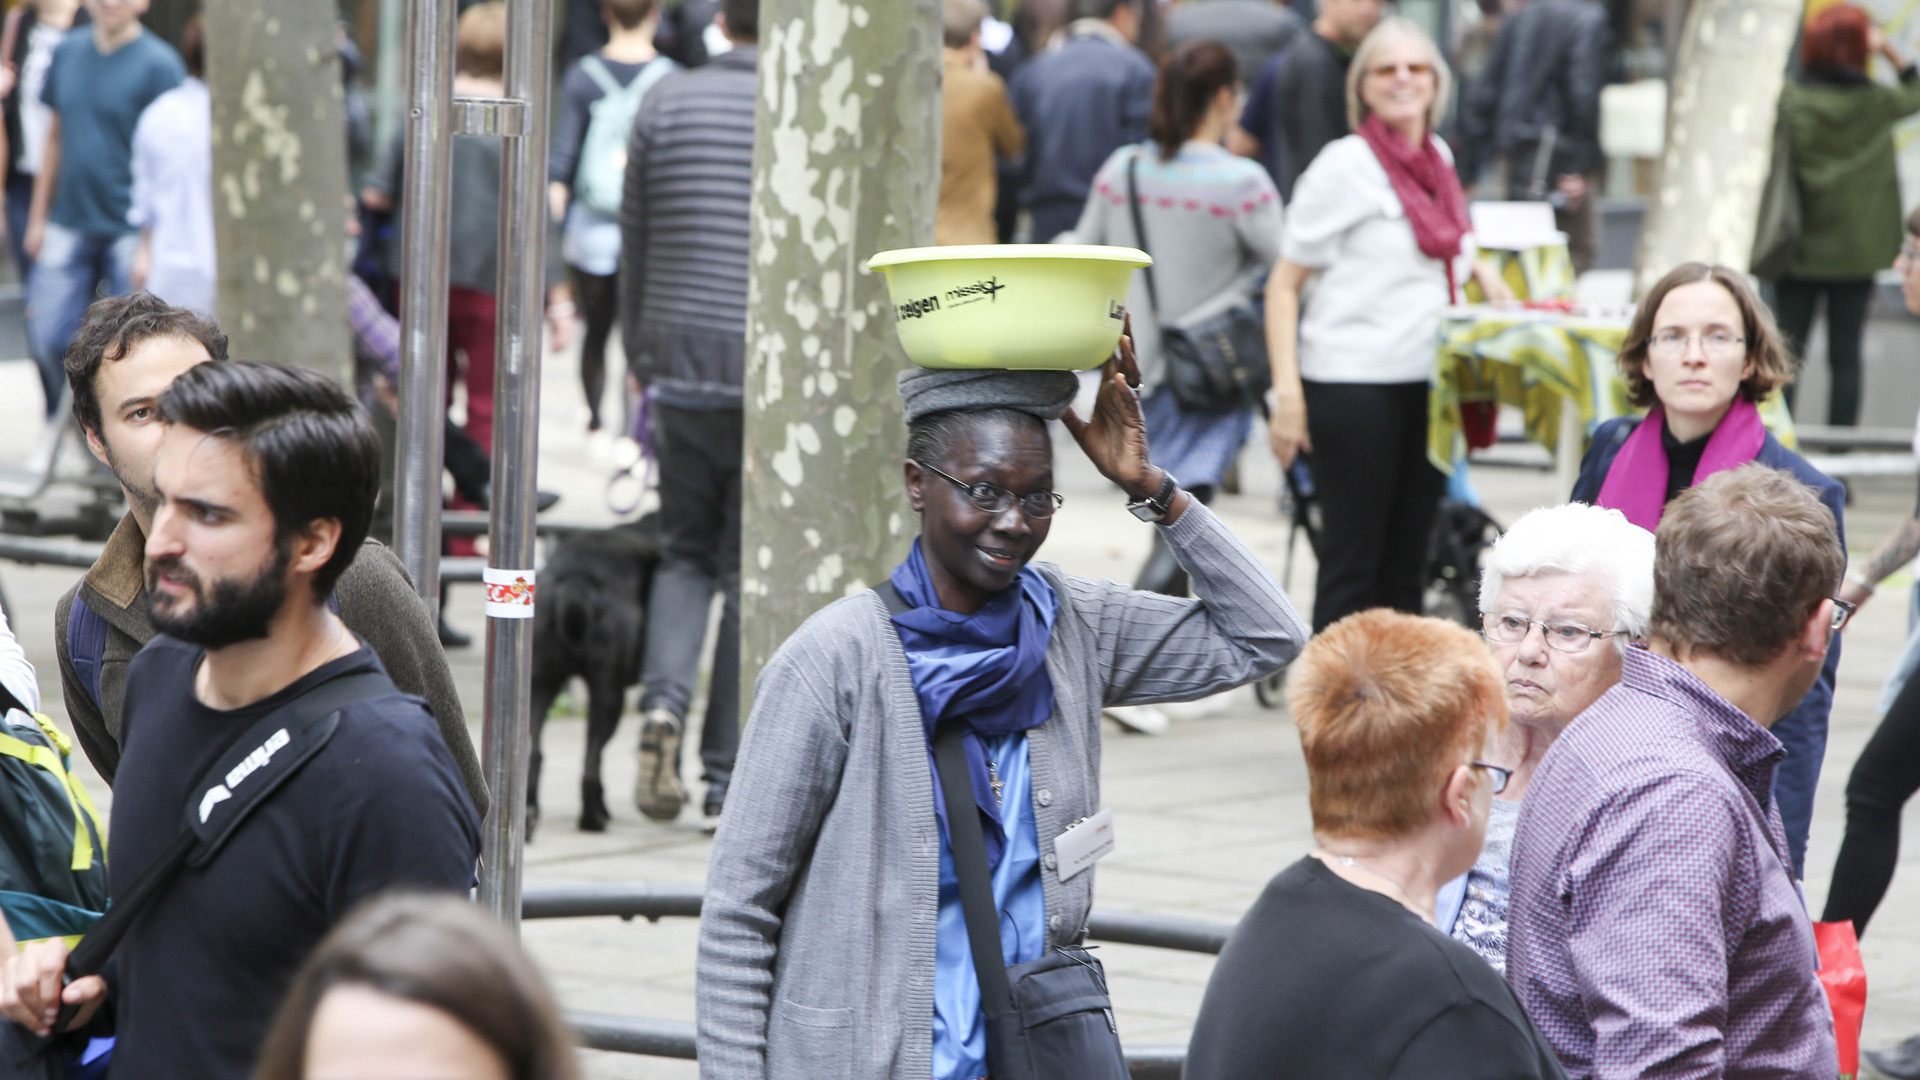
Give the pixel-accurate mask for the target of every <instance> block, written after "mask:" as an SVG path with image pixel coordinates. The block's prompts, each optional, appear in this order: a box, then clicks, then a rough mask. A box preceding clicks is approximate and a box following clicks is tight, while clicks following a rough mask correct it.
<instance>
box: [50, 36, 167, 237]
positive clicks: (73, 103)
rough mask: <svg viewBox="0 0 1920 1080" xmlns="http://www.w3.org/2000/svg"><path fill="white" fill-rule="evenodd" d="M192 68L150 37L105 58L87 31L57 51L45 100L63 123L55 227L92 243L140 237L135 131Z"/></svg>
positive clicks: (55, 189)
mask: <svg viewBox="0 0 1920 1080" xmlns="http://www.w3.org/2000/svg"><path fill="white" fill-rule="evenodd" d="M186 77H187V68H186V65H185V64H182V63H181V62H180V54H179V53H176V52H174V51H173V46H171V45H168V44H167V43H166V42H164V41H162V40H160V39H159V38H158V37H156V36H154V35H153V34H151V33H148V32H146V31H142V32H141V34H140V36H139V37H137V38H134V39H133V40H132V41H129V42H127V43H126V44H125V45H122V46H120V47H119V48H118V49H115V50H114V51H112V52H110V53H107V54H105V55H102V54H101V52H100V50H99V49H98V48H97V47H96V46H95V45H94V41H93V29H92V28H91V27H86V26H82V27H79V28H77V29H75V30H73V31H71V32H70V33H68V34H67V36H66V38H65V39H63V40H62V41H61V42H60V44H59V45H57V46H55V47H54V50H53V62H52V64H51V65H49V67H48V68H47V83H46V86H45V88H44V89H42V90H41V92H40V98H41V100H42V101H44V102H45V103H46V105H47V107H48V108H50V109H52V110H53V111H54V112H56V113H58V114H59V116H60V177H59V182H58V183H56V184H55V185H54V189H53V190H54V195H53V209H52V212H51V215H50V216H51V219H52V221H53V223H54V224H55V225H58V226H60V227H62V228H65V229H71V230H73V231H74V232H78V233H83V234H86V235H89V236H125V235H126V234H127V233H130V232H132V231H133V226H132V225H130V224H129V223H128V222H127V210H128V208H129V207H130V206H131V204H132V192H133V130H134V127H135V126H136V125H137V124H138V123H139V122H140V114H141V113H142V112H143V111H145V110H146V107H147V106H148V105H150V104H152V103H153V99H155V98H157V97H159V96H160V95H161V94H164V93H166V92H167V91H169V90H171V89H173V88H174V87H176V86H179V85H180V82H181V80H182V79H185V78H186Z"/></svg>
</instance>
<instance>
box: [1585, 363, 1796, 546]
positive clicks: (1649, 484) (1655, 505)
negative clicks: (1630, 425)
mask: <svg viewBox="0 0 1920 1080" xmlns="http://www.w3.org/2000/svg"><path fill="white" fill-rule="evenodd" d="M1666 427H1667V417H1666V411H1665V410H1664V409H1662V408H1661V407H1660V406H1658V405H1655V406H1654V407H1653V411H1652V412H1650V413H1648V414H1647V418H1646V420H1644V421H1642V422H1641V424H1640V426H1639V427H1637V428H1635V429H1634V432H1633V434H1631V435H1629V436H1627V441H1626V442H1625V443H1624V444H1622V445H1621V447H1620V453H1619V454H1618V455H1616V456H1615V457H1614V459H1613V465H1612V467H1611V468H1609V469H1608V470H1607V480H1606V482H1605V483H1603V484H1601V485H1600V497H1599V498H1597V499H1595V500H1594V503H1595V504H1596V505H1599V506H1604V507H1606V508H1608V509H1610V510H1618V511H1620V512H1621V513H1623V514H1625V515H1627V520H1628V521H1631V522H1633V523H1634V524H1635V525H1638V526H1640V527H1641V528H1643V529H1645V530H1647V531H1648V532H1652V531H1654V530H1655V529H1657V528H1659V527H1660V515H1661V513H1662V512H1663V511H1665V510H1666V498H1667V447H1666V444H1665V443H1663V442H1661V441H1660V434H1661V432H1663V431H1665V430H1666ZM1766 441H1767V429H1766V425H1764V424H1762V423H1761V422H1760V410H1759V408H1757V407H1756V406H1755V405H1754V404H1753V402H1751V401H1748V400H1746V399H1745V398H1741V397H1736V398H1734V399H1733V408H1731V409H1728V410H1727V415H1725V416H1723V417H1721V418H1720V426H1718V427H1716V428H1714V429H1713V434H1712V435H1709V436H1707V446H1706V449H1705V450H1703V451H1702V452H1701V454H1700V466H1699V468H1697V469H1695V470H1694V471H1693V482H1694V483H1696V484H1697V483H1699V482H1700V481H1702V480H1705V479H1706V478H1707V477H1709V476H1712V475H1713V474H1714V473H1717V472H1720V471H1722V470H1725V469H1731V468H1734V467H1735V466H1738V465H1745V464H1746V463H1747V462H1749V461H1752V460H1753V459H1754V458H1755V457H1756V456H1758V455H1759V453H1760V447H1761V445H1762V444H1764V443H1765V442H1766Z"/></svg>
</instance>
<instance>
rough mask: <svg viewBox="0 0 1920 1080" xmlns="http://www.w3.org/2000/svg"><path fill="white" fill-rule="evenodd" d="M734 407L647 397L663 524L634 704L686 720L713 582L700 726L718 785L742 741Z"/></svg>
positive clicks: (705, 766) (703, 754) (705, 769)
mask: <svg viewBox="0 0 1920 1080" xmlns="http://www.w3.org/2000/svg"><path fill="white" fill-rule="evenodd" d="M744 415H745V414H744V413H743V411H742V410H740V409H737V408H736V409H677V408H674V407H673V406H671V405H662V404H660V403H659V402H657V401H656V402H654V403H653V444H654V452H655V453H656V454H657V455H658V458H659V463H660V530H661V532H662V533H663V534H664V535H663V538H664V539H665V541H666V549H667V550H666V556H665V557H664V558H662V559H661V560H660V565H659V567H658V568H656V569H655V570H654V572H653V590H652V592H651V594H650V598H649V600H648V605H647V651H646V659H645V663H644V665H643V666H644V678H645V680H646V684H647V685H646V689H645V690H644V691H642V693H641V696H640V708H641V710H642V711H643V712H644V711H645V710H647V709H651V708H655V707H659V708H664V709H666V710H668V711H669V712H671V713H673V715H675V716H677V717H680V718H681V719H683V720H684V719H686V716H687V712H688V710H689V708H690V707H691V706H692V704H693V697H694V688H695V684H696V683H698V682H699V678H700V649H701V647H702V646H703V645H705V644H706V639H707V617H708V612H709V610H710V608H711V607H712V604H713V594H714V591H715V590H716V589H717V590H719V591H720V592H721V593H722V594H723V600H722V602H721V609H720V630H719V634H720V636H719V640H718V642H717V643H716V644H715V645H714V650H713V676H712V679H711V681H710V682H709V683H708V687H707V716H706V720H705V722H704V723H703V724H702V725H701V729H700V763H701V767H702V778H703V779H705V780H706V781H707V782H708V783H712V784H725V783H726V782H727V780H728V778H729V777H731V776H732V775H733V758H734V752H735V750H736V749H738V747H739V745H740V461H741V455H742V454H743V452H744V450H743V445H742V441H741V440H742V438H743V437H744V435H745V429H744V421H743V417H744Z"/></svg>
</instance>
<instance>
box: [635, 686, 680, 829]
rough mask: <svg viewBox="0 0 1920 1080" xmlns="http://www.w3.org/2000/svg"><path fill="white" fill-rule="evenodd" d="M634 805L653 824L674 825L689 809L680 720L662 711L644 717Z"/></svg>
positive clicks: (647, 712) (656, 709)
mask: <svg viewBox="0 0 1920 1080" xmlns="http://www.w3.org/2000/svg"><path fill="white" fill-rule="evenodd" d="M633 805H634V806H635V807H637V808H638V809H639V810H640V812H641V813H642V814H644V815H646V816H647V817H648V818H651V819H652V820H654V821H672V820H674V819H675V818H678V817H679V816H680V808H681V807H683V806H685V805H687V789H686V788H685V787H683V786H681V783H680V718H679V717H677V716H675V715H673V714H672V713H671V712H668V711H667V710H665V709H662V708H658V707H655V708H652V709H648V710H647V711H646V713H645V714H644V715H643V716H642V717H641V726H640V775H639V776H638V777H637V778H635V780H634V782H633Z"/></svg>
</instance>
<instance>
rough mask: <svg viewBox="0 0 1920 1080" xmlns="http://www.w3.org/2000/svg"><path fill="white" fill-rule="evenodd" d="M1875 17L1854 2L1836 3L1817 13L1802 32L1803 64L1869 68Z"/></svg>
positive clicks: (1806, 65)
mask: <svg viewBox="0 0 1920 1080" xmlns="http://www.w3.org/2000/svg"><path fill="white" fill-rule="evenodd" d="M1872 37H1873V21H1872V20H1871V19H1870V18H1869V17H1868V16H1867V13H1866V12H1864V11H1862V10H1860V9H1859V8H1857V7H1854V6H1853V5H1852V4H1835V5H1833V6H1832V7H1830V8H1828V9H1826V10H1825V11H1822V12H1821V13H1820V14H1818V15H1815V16H1814V17H1813V20H1812V21H1811V22H1809V23H1807V28H1806V30H1805V31H1804V32H1803V33H1802V34H1801V36H1800V66H1801V67H1844V68H1852V69H1853V70H1854V71H1860V72H1864V71H1866V70H1867V56H1868V55H1869V52H1870V50H1869V49H1868V48H1867V45H1868V42H1869V41H1870V40H1871V39H1872Z"/></svg>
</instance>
